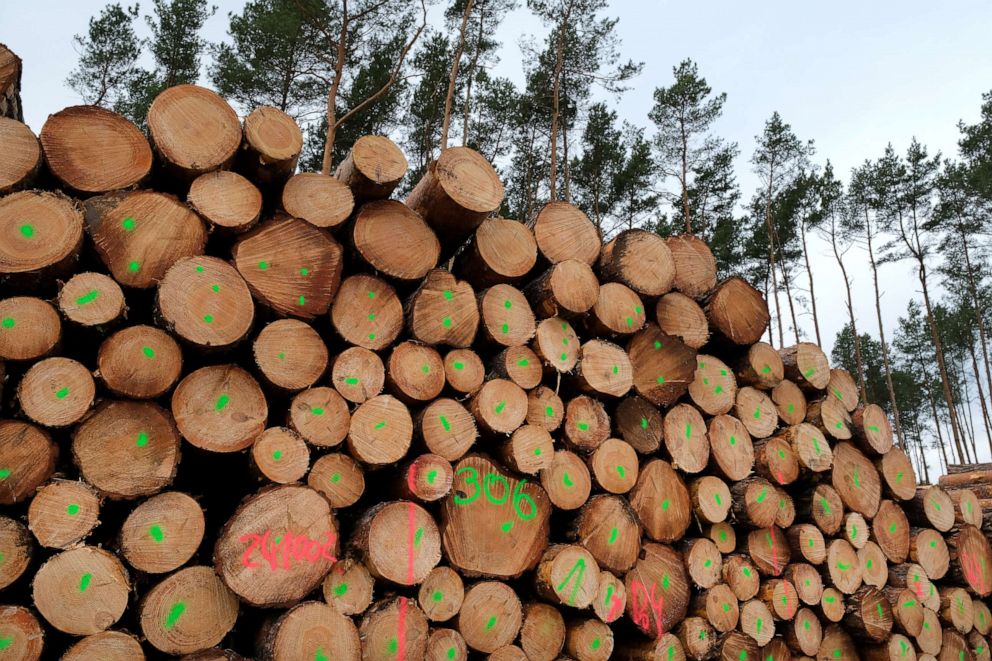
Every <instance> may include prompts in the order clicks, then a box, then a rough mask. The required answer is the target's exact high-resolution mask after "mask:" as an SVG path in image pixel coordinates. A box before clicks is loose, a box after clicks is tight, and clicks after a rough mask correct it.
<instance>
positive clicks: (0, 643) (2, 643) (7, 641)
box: [0, 636, 14, 651]
mask: <svg viewBox="0 0 992 661" xmlns="http://www.w3.org/2000/svg"><path fill="white" fill-rule="evenodd" d="M13 642H14V637H13V636H4V637H2V638H0V651H2V650H5V649H7V648H8V647H10V645H11V643H13Z"/></svg>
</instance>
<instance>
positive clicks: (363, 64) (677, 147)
mask: <svg viewBox="0 0 992 661" xmlns="http://www.w3.org/2000/svg"><path fill="white" fill-rule="evenodd" d="M518 9H521V7H519V6H518V2H517V0H454V1H453V2H451V3H450V4H449V5H446V6H442V7H428V6H427V5H425V4H424V0H350V1H346V0H327V1H326V2H325V1H323V0H250V1H249V2H248V3H247V4H246V5H245V6H244V9H243V10H242V11H241V12H240V13H231V14H230V15H229V17H228V20H229V25H228V34H227V38H226V39H225V40H224V41H223V42H221V43H218V44H213V43H207V41H206V40H205V39H203V38H202V37H201V36H200V32H201V29H202V27H203V24H204V22H205V21H206V20H207V19H208V18H209V17H211V16H212V15H213V14H214V12H215V11H216V9H215V8H214V7H211V6H209V5H208V4H207V2H206V1H205V0H153V3H152V7H151V13H150V14H148V15H147V16H144V17H143V19H144V20H145V21H146V22H147V24H148V28H149V33H150V36H149V37H148V38H146V39H139V38H138V36H137V32H136V29H135V25H136V23H137V21H139V20H141V19H142V15H141V11H140V8H139V7H138V6H134V7H127V6H122V5H120V4H116V3H115V4H110V5H108V6H107V7H105V8H104V9H103V11H101V12H100V14H99V15H97V16H95V17H93V18H92V19H91V20H90V23H89V29H88V30H87V32H86V33H85V34H81V35H77V37H76V41H77V43H78V50H79V52H80V60H79V63H78V65H77V67H76V68H75V70H74V71H73V72H72V74H71V75H70V76H69V78H68V80H67V83H68V84H69V85H70V86H71V87H72V88H73V89H74V90H76V91H77V92H78V93H79V94H80V95H81V96H82V97H83V99H84V100H85V101H86V102H88V103H94V104H98V105H103V106H106V107H109V108H112V109H114V110H116V111H118V112H121V113H122V114H124V115H126V116H128V117H130V118H131V119H132V120H134V121H135V122H136V123H138V124H139V125H143V123H144V118H145V115H146V112H147V108H148V105H149V104H150V102H151V100H152V99H153V98H154V97H155V95H156V94H157V93H158V92H159V91H160V90H161V89H164V88H165V87H168V86H170V85H175V84H180V83H192V82H197V81H204V79H205V81H206V82H207V83H208V84H210V85H212V86H213V87H215V88H216V89H217V90H218V91H219V92H220V93H221V94H223V95H224V96H225V97H227V98H228V99H231V100H232V101H234V102H235V103H237V104H238V105H240V106H241V108H242V109H243V110H245V111H247V110H248V109H251V108H254V107H256V106H259V105H270V106H275V107H277V108H279V109H281V110H283V111H285V112H287V113H289V114H291V115H292V116H294V117H295V118H297V120H298V121H300V122H301V123H302V124H303V125H305V126H306V127H307V140H306V149H305V154H304V157H303V158H302V159H301V167H302V168H303V169H307V170H323V171H325V172H331V171H332V168H333V165H334V164H335V163H336V162H339V161H340V160H341V159H342V158H343V157H344V155H345V153H346V152H347V149H348V148H349V147H350V146H351V144H352V143H353V142H354V141H355V140H356V139H357V138H358V137H359V136H361V135H365V134H375V133H380V134H388V135H390V136H392V137H394V138H396V139H397V140H398V141H399V142H400V143H401V144H402V146H403V148H404V150H405V152H406V154H407V156H408V158H409V160H410V165H411V167H410V173H409V175H408V177H407V180H406V182H405V186H406V187H407V188H408V187H409V186H410V185H411V183H410V182H416V181H417V180H418V179H419V178H420V176H421V173H422V172H423V170H424V169H425V168H426V167H427V165H428V164H429V163H430V162H431V161H432V160H433V159H434V158H436V157H437V155H438V153H439V151H440V149H442V148H443V147H444V146H445V145H468V146H470V147H472V148H474V149H476V150H478V151H479V152H481V153H482V154H483V155H485V156H486V158H488V159H490V160H491V161H493V162H494V163H495V164H496V165H497V167H498V169H499V170H500V174H501V177H502V179H503V181H504V182H505V183H506V189H507V190H506V193H507V194H506V200H505V202H504V208H503V209H502V213H503V215H505V216H506V217H509V218H516V219H521V220H525V219H528V218H530V217H531V215H532V214H533V213H534V212H535V210H537V209H539V208H540V207H541V205H542V204H543V203H544V202H546V201H547V200H549V199H565V200H568V201H570V202H572V203H573V204H576V205H578V206H579V207H580V208H582V209H583V210H584V211H585V212H586V213H587V214H588V215H589V217H590V218H591V219H592V220H593V222H595V223H596V225H597V226H598V227H599V229H600V231H601V232H602V233H603V234H604V235H610V234H613V233H616V232H617V231H620V230H622V229H626V228H631V227H649V228H653V229H655V230H656V231H658V232H659V233H662V234H666V235H667V234H670V233H678V232H686V231H687V232H693V233H695V234H697V235H698V236H700V237H701V238H703V239H704V240H705V241H707V242H708V243H709V245H710V246H711V247H712V249H713V252H714V254H715V255H716V256H717V259H718V261H719V264H720V267H721V269H722V271H723V272H724V273H733V272H746V273H747V274H748V275H749V278H751V279H752V280H753V281H756V282H763V283H764V287H765V293H766V295H767V297H768V299H769V301H770V304H771V306H772V309H773V312H774V314H773V318H772V321H771V323H770V325H769V329H768V333H769V337H770V339H771V340H772V341H773V343H775V344H777V345H778V346H785V345H786V344H787V343H791V342H792V341H793V340H797V341H798V340H799V339H800V338H801V337H802V335H803V332H802V330H803V327H804V325H805V326H807V327H808V326H812V334H811V337H810V339H815V340H816V341H817V342H818V343H821V344H822V343H823V338H822V337H821V333H820V316H819V315H820V310H819V309H818V308H817V290H818V289H821V290H823V289H827V288H833V287H836V286H837V282H836V277H835V276H834V275H833V274H831V275H829V276H825V275H824V274H819V273H814V272H813V269H812V267H811V259H810V255H811V253H812V252H813V251H821V252H822V251H823V249H824V247H826V250H827V251H828V252H829V253H832V255H833V257H834V259H835V260H836V262H837V265H838V267H839V270H840V272H841V274H842V277H841V284H843V286H844V288H845V291H846V301H847V305H846V307H847V316H848V323H847V325H846V326H845V328H844V329H843V330H842V331H841V332H840V333H839V334H838V336H837V338H836V340H835V343H834V351H833V353H834V360H835V361H838V362H840V363H842V364H843V365H844V366H845V367H847V368H848V369H849V370H850V371H851V373H852V374H855V375H856V377H857V379H858V382H859V386H860V388H861V390H862V394H863V396H864V397H865V398H866V399H868V400H870V401H874V402H877V403H878V404H880V405H882V406H884V407H885V408H886V410H887V411H888V412H889V413H890V414H891V415H892V416H893V418H894V421H895V426H896V432H897V435H898V438H899V442H900V443H902V444H904V446H905V447H906V448H907V450H908V451H910V453H911V455H912V456H913V457H914V460H915V461H916V463H917V470H918V471H919V473H920V474H921V475H923V476H924V477H925V478H930V477H933V476H935V474H934V471H940V470H942V467H941V466H936V467H935V466H930V465H928V461H927V454H928V453H927V452H926V451H927V450H928V449H931V448H934V447H936V448H939V452H937V453H936V454H937V456H938V461H939V463H940V464H943V465H946V464H947V463H954V462H967V461H974V460H976V459H977V458H978V456H979V450H980V448H982V449H981V451H982V452H983V453H984V451H985V450H984V446H986V445H987V446H988V448H989V450H990V451H992V403H990V390H992V388H990V384H992V369H990V354H989V338H988V334H989V333H988V328H989V325H990V324H992V315H990V309H992V306H990V305H989V303H990V301H992V283H990V278H989V274H990V269H989V246H990V241H989V237H990V233H992V92H990V93H989V94H986V95H985V97H984V103H983V106H982V114H981V120H980V122H979V123H977V124H975V125H966V124H963V123H962V124H961V125H960V126H959V128H960V132H961V138H960V143H959V150H958V153H957V154H955V155H953V156H945V155H942V154H940V153H936V154H931V153H930V152H929V151H928V149H927V148H926V147H925V146H924V145H922V144H920V143H918V142H916V141H915V140H914V141H913V142H912V143H911V144H910V145H908V146H906V147H905V148H900V149H898V150H897V149H896V148H894V147H891V146H890V147H889V148H887V149H886V150H885V152H884V153H883V154H880V155H877V157H876V158H870V159H867V160H865V162H864V163H863V164H862V165H861V166H860V167H857V168H855V169H854V170H853V171H852V172H851V173H850V174H849V176H848V177H847V181H846V182H845V181H843V177H842V173H836V172H835V171H834V169H833V167H832V166H831V164H830V162H829V160H824V161H823V162H822V163H818V162H817V161H816V160H815V156H816V150H815V146H814V143H813V141H812V140H804V139H801V138H800V137H798V136H797V135H796V134H795V133H794V131H793V130H792V128H791V126H790V125H789V124H788V123H787V122H786V121H785V120H784V119H783V118H782V117H781V116H779V114H778V113H777V112H775V113H772V114H771V116H770V118H769V119H768V120H767V121H766V122H765V125H764V127H763V128H762V130H761V132H760V133H759V134H758V135H757V136H756V145H755V149H754V152H753V153H752V154H751V157H750V164H751V168H752V171H753V173H754V174H755V175H757V178H758V182H759V183H758V185H757V186H756V188H755V190H754V191H751V192H750V193H751V194H750V197H749V198H748V197H745V193H746V192H747V191H742V190H741V188H740V186H739V184H738V181H737V176H736V173H735V171H734V162H735V159H736V158H737V157H738V155H739V153H740V147H739V145H737V144H736V143H733V142H730V141H727V140H725V139H723V138H721V137H720V136H718V135H716V134H715V133H714V131H713V125H714V123H715V122H716V121H717V120H718V119H719V118H720V116H721V115H722V113H723V112H724V106H725V103H726V100H727V97H726V95H725V94H721V93H718V92H715V91H714V90H712V89H711V87H710V86H709V85H708V84H707V82H706V79H705V77H704V76H703V75H702V74H701V73H700V71H699V69H698V67H697V65H696V64H695V63H693V62H692V61H691V60H685V61H683V62H682V63H680V64H679V65H678V66H676V67H675V68H674V69H673V74H674V79H673V81H672V83H671V85H669V86H667V87H661V88H658V89H656V90H655V91H654V105H653V107H652V108H651V110H650V112H649V113H648V116H647V118H646V121H645V123H644V125H643V126H637V125H632V124H630V123H627V122H621V121H620V120H619V118H618V115H617V112H616V111H615V110H613V109H612V107H611V102H615V101H617V100H618V99H619V98H620V97H621V96H622V95H623V94H624V92H625V91H626V89H627V87H628V86H629V85H630V84H631V83H632V81H633V80H635V79H636V76H637V75H638V73H639V72H640V71H641V69H642V66H643V65H642V64H641V63H637V62H633V61H629V60H624V59H623V58H622V49H621V43H620V40H619V38H618V36H617V30H616V27H617V19H616V18H614V17H609V16H607V15H606V14H607V13H608V7H607V2H606V0H526V10H528V11H530V12H532V14H533V15H534V16H535V17H536V18H537V19H539V20H540V22H541V23H542V25H543V26H544V27H545V28H546V30H545V35H544V36H543V37H541V38H536V37H530V38H525V39H523V40H522V46H521V47H522V48H523V49H524V51H525V52H524V54H523V55H524V57H523V58H522V59H523V63H524V71H523V72H522V76H521V77H520V80H521V81H522V83H520V84H518V83H517V82H515V81H514V80H511V79H509V78H504V77H499V76H496V75H495V74H494V70H495V65H496V64H497V63H498V62H499V58H500V53H501V50H502V48H503V44H501V43H500V42H499V41H497V40H496V39H495V35H496V34H497V33H498V31H499V27H500V25H501V23H502V22H503V21H504V19H505V18H506V17H507V15H509V14H510V13H511V12H513V11H516V10H518ZM429 12H432V13H431V16H433V15H435V14H436V13H438V12H443V17H444V20H443V23H442V24H433V23H441V22H439V21H434V22H433V23H431V22H430V21H429V18H428V13H429ZM149 56H150V57H149ZM146 61H150V62H151V64H152V66H151V68H150V69H148V68H145V67H144V66H142V64H141V63H142V62H146ZM603 99H605V100H606V101H604V100H603ZM864 259H867V262H868V264H869V265H870V272H871V274H872V279H871V280H870V281H867V282H860V281H858V282H855V281H854V280H853V279H852V278H851V277H849V276H848V268H849V267H850V266H851V263H852V262H853V261H855V260H858V261H859V262H860V261H862V260H864ZM813 261H815V260H813ZM896 262H906V263H908V264H910V265H911V266H912V269H913V272H914V273H915V274H916V280H915V281H913V282H912V284H910V283H905V286H912V287H913V288H914V290H918V296H916V297H915V298H914V300H913V301H912V302H911V303H910V305H909V307H908V309H907V310H906V313H905V315H904V316H902V317H900V318H899V320H898V322H897V323H896V324H895V325H893V324H891V322H888V323H887V320H885V319H884V318H883V315H882V312H881V302H880V299H881V296H882V294H883V293H884V292H883V291H882V288H881V287H880V285H879V271H880V270H881V269H885V268H890V267H888V266H887V265H889V264H892V263H896ZM856 300H857V301H862V300H870V301H872V302H873V303H874V308H875V311H876V314H875V315H873V316H870V317H869V318H864V319H862V318H857V317H856V315H855V313H854V310H855V305H854V302H855V301H856ZM801 319H802V320H806V319H809V321H811V324H810V323H805V324H801V323H800V320H801ZM866 331H867V332H866Z"/></svg>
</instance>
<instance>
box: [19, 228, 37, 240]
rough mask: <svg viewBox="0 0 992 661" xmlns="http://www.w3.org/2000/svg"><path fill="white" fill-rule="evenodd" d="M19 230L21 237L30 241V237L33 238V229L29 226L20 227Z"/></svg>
mask: <svg viewBox="0 0 992 661" xmlns="http://www.w3.org/2000/svg"><path fill="white" fill-rule="evenodd" d="M20 229H21V236H23V237H24V238H25V239H30V238H31V237H32V236H34V228H33V227H31V226H30V225H21V227H20Z"/></svg>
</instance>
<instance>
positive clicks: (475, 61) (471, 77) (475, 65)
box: [462, 3, 486, 147]
mask: <svg viewBox="0 0 992 661" xmlns="http://www.w3.org/2000/svg"><path fill="white" fill-rule="evenodd" d="M485 15H486V5H485V3H483V5H482V7H480V8H479V31H478V32H477V33H476V35H475V52H474V53H472V65H471V67H470V68H469V73H468V81H467V82H466V83H465V114H464V116H463V118H462V147H464V146H465V145H467V144H468V125H469V121H468V120H469V117H470V116H471V114H472V83H474V82H475V73H476V71H478V70H479V56H480V55H481V54H482V48H481V46H480V44H481V43H482V28H483V26H484V25H485Z"/></svg>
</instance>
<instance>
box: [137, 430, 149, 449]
mask: <svg viewBox="0 0 992 661" xmlns="http://www.w3.org/2000/svg"><path fill="white" fill-rule="evenodd" d="M134 444H135V445H137V446H138V447H139V448H143V447H145V446H146V445H148V434H146V433H145V432H143V431H139V432H138V438H136V439H134Z"/></svg>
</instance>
